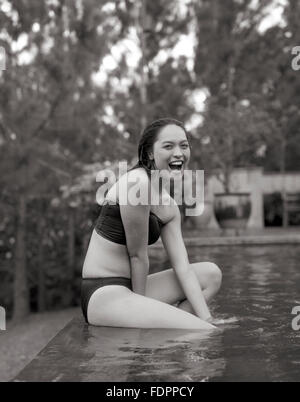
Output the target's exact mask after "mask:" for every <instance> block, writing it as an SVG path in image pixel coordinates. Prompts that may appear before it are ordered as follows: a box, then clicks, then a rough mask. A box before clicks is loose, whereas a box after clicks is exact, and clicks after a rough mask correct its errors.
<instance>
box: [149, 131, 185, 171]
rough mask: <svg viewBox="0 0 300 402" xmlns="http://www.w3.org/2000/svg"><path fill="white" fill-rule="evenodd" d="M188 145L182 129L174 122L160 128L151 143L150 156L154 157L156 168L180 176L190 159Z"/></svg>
mask: <svg viewBox="0 0 300 402" xmlns="http://www.w3.org/2000/svg"><path fill="white" fill-rule="evenodd" d="M190 154H191V151H190V146H189V143H188V140H187V138H186V134H185V132H184V130H183V129H182V128H181V127H179V126H176V125H174V124H170V125H168V126H165V127H164V128H162V129H161V131H160V133H159V134H158V136H157V139H156V141H155V143H154V144H153V152H152V153H150V158H152V159H154V162H155V165H156V169H158V170H166V171H167V172H169V176H170V177H173V178H176V177H182V175H183V171H184V169H185V168H186V166H187V164H188V161H189V159H190Z"/></svg>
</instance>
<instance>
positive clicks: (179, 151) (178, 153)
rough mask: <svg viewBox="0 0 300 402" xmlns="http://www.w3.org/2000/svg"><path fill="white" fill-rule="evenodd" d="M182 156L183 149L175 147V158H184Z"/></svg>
mask: <svg viewBox="0 0 300 402" xmlns="http://www.w3.org/2000/svg"><path fill="white" fill-rule="evenodd" d="M182 155H183V152H182V149H181V148H180V147H175V148H174V152H173V156H182Z"/></svg>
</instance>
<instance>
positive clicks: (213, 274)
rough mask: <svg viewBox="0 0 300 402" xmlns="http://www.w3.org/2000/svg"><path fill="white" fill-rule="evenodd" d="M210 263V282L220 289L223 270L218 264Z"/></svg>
mask: <svg viewBox="0 0 300 402" xmlns="http://www.w3.org/2000/svg"><path fill="white" fill-rule="evenodd" d="M208 264H209V272H208V275H209V282H210V284H211V286H213V287H214V288H215V289H216V290H219V289H220V287H221V283H222V271H221V270H220V268H219V267H218V265H216V264H214V263H213V262H210V263H208Z"/></svg>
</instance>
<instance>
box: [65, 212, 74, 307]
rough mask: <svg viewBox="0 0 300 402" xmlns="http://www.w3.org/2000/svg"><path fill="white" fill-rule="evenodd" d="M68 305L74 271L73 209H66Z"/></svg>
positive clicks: (71, 292) (71, 297)
mask: <svg viewBox="0 0 300 402" xmlns="http://www.w3.org/2000/svg"><path fill="white" fill-rule="evenodd" d="M67 265H68V278H67V281H68V285H67V289H68V297H67V299H68V305H71V303H72V299H73V280H74V269H75V209H74V208H69V209H68V262H67Z"/></svg>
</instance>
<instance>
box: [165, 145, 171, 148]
mask: <svg viewBox="0 0 300 402" xmlns="http://www.w3.org/2000/svg"><path fill="white" fill-rule="evenodd" d="M164 148H165V149H171V148H172V145H166V146H165V147H164Z"/></svg>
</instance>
